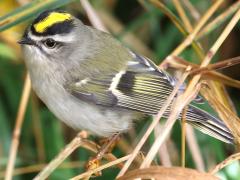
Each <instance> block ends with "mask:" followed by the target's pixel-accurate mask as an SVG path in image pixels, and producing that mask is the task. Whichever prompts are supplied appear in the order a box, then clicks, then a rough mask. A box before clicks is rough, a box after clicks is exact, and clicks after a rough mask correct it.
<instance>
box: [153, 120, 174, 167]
mask: <svg viewBox="0 0 240 180" xmlns="http://www.w3.org/2000/svg"><path fill="white" fill-rule="evenodd" d="M162 130H163V126H162V125H161V124H157V125H156V127H155V128H154V135H155V136H157V135H158V134H159V133H160V132H161V131H162ZM167 141H168V140H167ZM167 141H165V142H164V143H163V145H162V146H161V147H160V148H159V151H158V155H159V159H160V163H161V165H162V166H164V167H171V166H172V162H171V158H170V154H169V151H168V147H167Z"/></svg>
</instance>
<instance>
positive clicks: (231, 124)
mask: <svg viewBox="0 0 240 180" xmlns="http://www.w3.org/2000/svg"><path fill="white" fill-rule="evenodd" d="M201 92H202V94H203V95H204V97H205V98H206V99H207V100H208V101H209V102H210V104H211V105H212V106H213V108H214V109H215V110H216V111H217V112H218V114H219V116H220V117H221V119H222V120H223V121H224V123H225V124H226V126H227V127H228V128H229V129H230V130H231V132H232V134H233V136H234V140H235V142H236V143H237V144H238V145H240V129H239V127H240V119H239V118H238V117H237V116H236V115H235V114H234V113H233V112H232V111H231V110H230V109H228V108H227V107H226V106H225V105H223V104H222V103H221V102H220V101H219V100H218V99H216V98H215V97H214V96H213V95H212V93H211V91H209V89H207V88H203V89H202V91H201Z"/></svg>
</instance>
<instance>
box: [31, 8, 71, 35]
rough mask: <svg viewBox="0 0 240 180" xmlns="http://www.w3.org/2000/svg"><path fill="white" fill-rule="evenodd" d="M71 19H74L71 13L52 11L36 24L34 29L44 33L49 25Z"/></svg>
mask: <svg viewBox="0 0 240 180" xmlns="http://www.w3.org/2000/svg"><path fill="white" fill-rule="evenodd" d="M71 19H72V16H71V14H68V13H60V12H52V13H50V14H49V15H48V16H47V17H45V18H44V19H43V20H41V21H40V22H38V23H37V24H34V29H35V31H36V32H38V33H43V32H44V31H45V30H46V29H47V28H48V27H50V26H52V25H54V24H56V23H59V22H63V21H66V20H71Z"/></svg>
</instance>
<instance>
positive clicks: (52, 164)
mask: <svg viewBox="0 0 240 180" xmlns="http://www.w3.org/2000/svg"><path fill="white" fill-rule="evenodd" d="M83 144H84V140H83V139H82V137H81V136H80V135H79V134H78V135H77V136H76V137H75V138H74V139H73V140H72V141H71V142H70V143H69V144H68V145H66V146H65V147H64V149H63V150H62V151H61V152H60V153H59V155H58V156H57V157H56V158H54V159H53V160H52V161H51V162H50V163H49V164H48V165H47V166H46V167H45V168H44V169H43V170H42V171H41V172H40V173H39V174H38V175H37V176H36V177H35V178H34V180H41V179H46V178H47V177H48V176H49V175H50V174H51V173H52V172H53V171H54V170H55V169H56V168H57V167H58V166H59V165H60V164H61V163H62V162H63V161H64V160H65V159H66V158H67V157H68V156H69V155H70V154H72V152H73V151H74V150H75V149H77V148H78V147H80V146H82V145H83Z"/></svg>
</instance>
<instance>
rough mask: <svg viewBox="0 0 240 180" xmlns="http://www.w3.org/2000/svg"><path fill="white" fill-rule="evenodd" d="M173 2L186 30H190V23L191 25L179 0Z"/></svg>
mask: <svg viewBox="0 0 240 180" xmlns="http://www.w3.org/2000/svg"><path fill="white" fill-rule="evenodd" d="M173 4H174V5H175V7H176V9H177V11H178V14H179V16H180V18H181V19H182V21H183V24H184V25H185V27H186V29H187V31H188V32H191V31H192V25H191V23H190V21H189V19H188V17H187V15H186V14H185V12H184V9H183V7H182V5H181V2H180V1H179V0H173Z"/></svg>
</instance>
